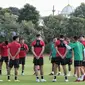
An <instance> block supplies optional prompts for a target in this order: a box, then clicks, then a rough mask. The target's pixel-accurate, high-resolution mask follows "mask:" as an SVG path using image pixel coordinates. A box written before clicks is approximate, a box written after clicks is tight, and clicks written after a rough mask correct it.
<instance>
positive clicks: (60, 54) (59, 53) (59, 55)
mask: <svg viewBox="0 0 85 85" xmlns="http://www.w3.org/2000/svg"><path fill="white" fill-rule="evenodd" d="M56 51H57V53H58V54H59V56H61V57H62V55H61V54H60V52H59V51H58V47H57V46H56Z"/></svg>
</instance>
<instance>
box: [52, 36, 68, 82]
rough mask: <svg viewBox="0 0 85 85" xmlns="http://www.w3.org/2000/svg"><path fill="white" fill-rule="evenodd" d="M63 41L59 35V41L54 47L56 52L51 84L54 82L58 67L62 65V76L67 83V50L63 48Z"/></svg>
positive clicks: (62, 37)
mask: <svg viewBox="0 0 85 85" xmlns="http://www.w3.org/2000/svg"><path fill="white" fill-rule="evenodd" d="M65 42H66V41H65V40H64V36H63V35H60V39H59V40H57V42H56V43H55V46H56V50H57V55H56V56H57V58H56V64H55V66H54V68H55V69H54V79H53V82H56V70H57V67H58V65H60V64H61V65H62V67H63V71H64V76H65V81H66V82H68V78H67V70H66V53H67V48H66V46H65Z"/></svg>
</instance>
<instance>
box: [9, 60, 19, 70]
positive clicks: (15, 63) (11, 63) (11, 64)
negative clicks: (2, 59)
mask: <svg viewBox="0 0 85 85" xmlns="http://www.w3.org/2000/svg"><path fill="white" fill-rule="evenodd" d="M13 66H14V68H19V59H15V60H10V61H9V67H10V68H12V67H13Z"/></svg>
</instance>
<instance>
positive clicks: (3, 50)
mask: <svg viewBox="0 0 85 85" xmlns="http://www.w3.org/2000/svg"><path fill="white" fill-rule="evenodd" d="M0 51H1V56H2V57H8V45H6V44H5V43H2V44H0Z"/></svg>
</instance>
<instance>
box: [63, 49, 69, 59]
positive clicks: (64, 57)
mask: <svg viewBox="0 0 85 85" xmlns="http://www.w3.org/2000/svg"><path fill="white" fill-rule="evenodd" d="M67 52H68V49H67V48H66V52H65V54H64V56H63V57H62V58H65V57H66V54H67Z"/></svg>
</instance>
